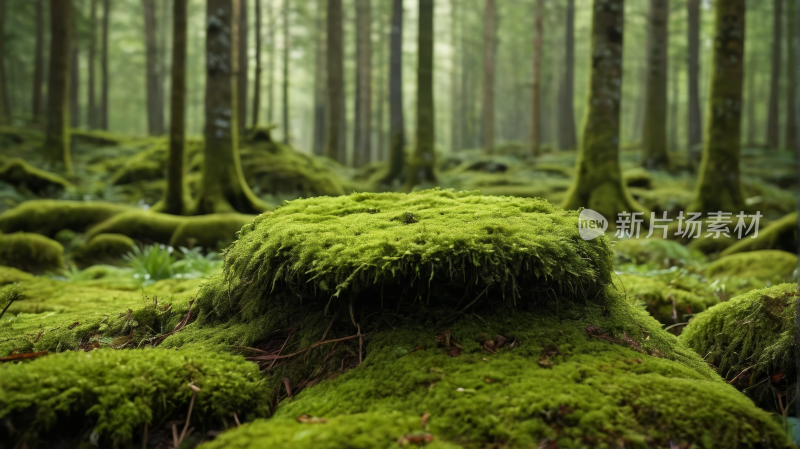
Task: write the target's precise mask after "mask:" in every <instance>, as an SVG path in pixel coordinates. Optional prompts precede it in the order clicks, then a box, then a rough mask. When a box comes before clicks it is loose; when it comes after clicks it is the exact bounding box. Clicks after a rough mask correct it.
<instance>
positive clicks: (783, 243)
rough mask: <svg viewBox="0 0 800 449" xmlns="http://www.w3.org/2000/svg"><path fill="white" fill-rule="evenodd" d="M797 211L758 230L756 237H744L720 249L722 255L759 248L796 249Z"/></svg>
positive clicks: (790, 250)
mask: <svg viewBox="0 0 800 449" xmlns="http://www.w3.org/2000/svg"><path fill="white" fill-rule="evenodd" d="M797 238H798V236H797V212H794V213H791V214H788V215H786V216H784V217H783V218H781V219H780V220H776V221H773V222H772V223H770V224H769V226H767V227H765V228H762V229H760V230H759V231H758V237H756V238H751V237H745V238H743V239H742V240H740V241H738V242H736V243H735V244H733V245H731V246H730V247H728V248H726V249H725V250H724V251H722V255H723V256H727V255H730V254H736V253H741V252H745V251H757V250H760V249H779V250H783V251H788V252H795V251H797Z"/></svg>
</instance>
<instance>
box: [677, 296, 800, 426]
mask: <svg viewBox="0 0 800 449" xmlns="http://www.w3.org/2000/svg"><path fill="white" fill-rule="evenodd" d="M796 296H797V285H795V284H782V285H777V286H775V287H771V288H766V289H763V290H753V291H751V292H750V293H746V294H744V295H740V296H737V297H735V298H733V299H731V300H730V301H727V302H723V303H720V304H718V305H716V306H714V307H712V308H710V309H708V310H707V311H706V312H704V313H701V314H699V315H697V316H696V317H695V318H694V319H693V320H692V321H691V322H690V323H689V325H688V326H686V329H684V331H683V333H682V334H681V336H680V340H681V341H682V342H684V343H685V344H687V345H688V346H689V347H691V348H692V349H694V350H695V351H696V352H697V353H698V354H702V355H703V356H704V359H705V360H706V361H707V362H709V363H711V364H712V365H714V366H715V367H717V372H718V373H719V374H720V375H721V376H723V377H724V378H726V379H727V380H728V381H732V383H733V384H734V385H736V386H737V387H738V388H740V389H744V388H748V387H752V388H751V389H750V390H749V393H750V395H751V396H752V397H753V398H754V399H756V401H757V402H758V404H759V405H760V406H761V407H764V408H766V409H769V410H773V411H775V412H777V413H780V408H779V407H778V403H777V399H776V397H775V395H774V393H773V391H772V388H773V387H775V388H777V391H787V390H788V391H794V390H793V388H794V386H792V385H788V382H794V380H795V379H796V371H795V362H794V332H795V326H794V318H795V303H796V301H797V297H796ZM773 376H774V377H773ZM783 405H784V406H785V405H786V402H785V401H784V402H783Z"/></svg>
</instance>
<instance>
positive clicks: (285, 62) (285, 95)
mask: <svg viewBox="0 0 800 449" xmlns="http://www.w3.org/2000/svg"><path fill="white" fill-rule="evenodd" d="M290 45H291V42H290V41H289V0H284V2H283V101H282V102H281V107H282V110H283V143H285V144H286V145H289V143H290V141H291V134H290V132H289V129H290V128H291V127H290V126H289V46H290Z"/></svg>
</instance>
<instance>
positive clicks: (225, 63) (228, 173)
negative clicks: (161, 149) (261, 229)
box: [196, 0, 265, 214]
mask: <svg viewBox="0 0 800 449" xmlns="http://www.w3.org/2000/svg"><path fill="white" fill-rule="evenodd" d="M239 6H240V3H239V1H238V0H208V1H207V3H206V17H207V18H208V19H207V21H206V24H207V27H206V99H205V130H204V134H205V148H204V151H203V153H204V156H205V159H204V162H203V171H202V182H201V183H200V186H201V187H200V192H199V195H198V200H197V207H196V212H197V213H199V214H210V213H219V212H233V211H238V212H242V213H257V212H261V211H263V210H264V209H265V206H264V204H263V203H262V202H261V200H259V199H258V197H256V196H255V194H253V192H252V191H251V190H250V187H248V186H247V183H245V180H244V175H243V173H242V165H241V161H240V160H239V149H238V131H237V129H236V128H237V126H238V123H239V120H238V118H237V114H238V111H239V109H238V108H237V106H236V102H237V100H238V96H237V94H236V81H237V80H236V78H237V77H236V74H237V73H238V72H237V71H238V65H239V55H238V53H239V42H238V40H239V30H238V25H239Z"/></svg>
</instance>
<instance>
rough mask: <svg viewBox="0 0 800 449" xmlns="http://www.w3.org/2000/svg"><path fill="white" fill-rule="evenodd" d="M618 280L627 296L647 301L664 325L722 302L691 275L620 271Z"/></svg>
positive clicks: (657, 318) (652, 313)
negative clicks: (658, 274)
mask: <svg viewBox="0 0 800 449" xmlns="http://www.w3.org/2000/svg"><path fill="white" fill-rule="evenodd" d="M671 278H673V279H671ZM619 283H621V284H622V285H621V287H620V289H624V291H625V293H626V294H627V296H628V298H630V299H632V300H636V301H641V302H642V303H644V305H645V309H646V310H647V312H648V313H650V315H651V316H652V317H653V318H655V319H656V320H658V321H659V322H661V323H663V324H674V323H679V322H685V321H686V319H685V318H684V315H687V314H688V315H690V314H694V313H699V312H702V311H704V310H706V309H708V308H709V307H711V306H713V305H715V304H717V303H718V302H719V300H718V299H717V297H716V296H714V295H713V294H712V293H711V292H710V291H707V290H705V289H704V288H703V285H700V283H699V281H697V280H691V278H681V277H674V276H669V275H665V276H638V275H633V274H621V275H620V276H619Z"/></svg>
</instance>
